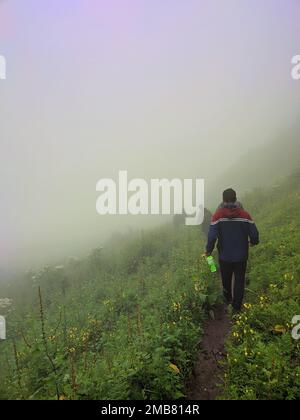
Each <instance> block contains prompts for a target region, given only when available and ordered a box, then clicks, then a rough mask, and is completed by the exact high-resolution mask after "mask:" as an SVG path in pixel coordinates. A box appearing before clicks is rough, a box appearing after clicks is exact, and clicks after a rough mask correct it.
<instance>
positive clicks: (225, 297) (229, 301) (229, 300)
mask: <svg viewBox="0 0 300 420" xmlns="http://www.w3.org/2000/svg"><path fill="white" fill-rule="evenodd" d="M223 300H224V303H225V305H231V304H232V297H231V296H229V295H228V293H227V292H226V291H225V290H224V292H223Z"/></svg>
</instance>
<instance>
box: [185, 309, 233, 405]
mask: <svg viewBox="0 0 300 420" xmlns="http://www.w3.org/2000/svg"><path fill="white" fill-rule="evenodd" d="M214 314H215V318H214V319H211V320H208V321H206V323H205V324H204V335H203V338H202V340H201V344H200V353H199V356H198V359H197V361H196V363H195V366H194V369H193V373H192V377H191V379H190V381H189V383H188V387H187V400H202V401H203V400H215V399H216V397H217V396H218V394H219V387H218V385H219V383H220V377H221V376H222V368H221V367H220V365H219V362H220V361H221V360H222V359H224V358H225V357H226V353H225V340H226V337H227V335H228V334H229V332H230V329H231V321H230V318H229V316H228V314H227V312H226V307H225V306H219V307H218V308H216V309H215V311H214Z"/></svg>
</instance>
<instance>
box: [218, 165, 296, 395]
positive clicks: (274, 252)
mask: <svg viewBox="0 0 300 420" xmlns="http://www.w3.org/2000/svg"><path fill="white" fill-rule="evenodd" d="M244 202H245V204H246V205H247V208H248V209H249V210H250V211H251V212H252V213H253V214H254V215H255V219H256V220H257V223H258V227H259V229H260V232H261V244H260V246H258V247H257V248H255V249H253V251H252V252H251V254H252V256H251V260H250V268H249V274H248V276H249V280H250V284H249V286H248V293H247V302H246V303H245V307H244V313H243V314H241V316H239V317H238V318H237V319H236V322H235V325H234V328H233V330H232V336H231V338H230V339H229V340H228V345H227V350H228V359H227V362H226V369H227V373H226V377H225V381H224V389H223V398H224V399H235V400H236V399H238V400H240V399H250V400H253V399H259V400H264V399H268V400H270V399H272V400H276V399H280V400H290V399H300V340H296V339H294V338H293V337H292V330H293V328H294V327H295V326H296V325H294V324H293V323H292V320H293V318H294V317H295V316H296V315H300V255H299V249H300V212H299V209H300V172H298V173H296V174H295V175H294V176H291V177H289V178H288V179H287V180H285V182H284V183H283V184H282V185H280V186H278V187H275V188H273V189H269V190H257V191H256V193H252V194H249V195H248V196H246V197H245V200H244ZM298 323H299V322H298Z"/></svg>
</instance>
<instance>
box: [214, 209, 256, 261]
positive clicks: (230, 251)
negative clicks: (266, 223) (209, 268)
mask: <svg viewBox="0 0 300 420" xmlns="http://www.w3.org/2000/svg"><path fill="white" fill-rule="evenodd" d="M249 240H250V243H251V244H252V245H257V244H258V243H259V232H258V230H257V228H256V225H255V223H254V222H253V220H252V218H251V216H250V214H249V213H247V212H246V211H245V210H244V209H243V208H242V206H241V204H240V203H234V204H233V203H226V204H222V205H221V206H220V207H219V208H218V210H217V211H216V213H215V214H214V215H213V217H212V220H211V225H210V229H209V233H208V241H207V246H206V251H207V252H208V253H211V252H212V251H213V250H214V247H215V244H216V242H217V241H218V245H217V248H218V251H219V257H220V260H222V261H228V262H240V261H246V260H247V259H248V254H249Z"/></svg>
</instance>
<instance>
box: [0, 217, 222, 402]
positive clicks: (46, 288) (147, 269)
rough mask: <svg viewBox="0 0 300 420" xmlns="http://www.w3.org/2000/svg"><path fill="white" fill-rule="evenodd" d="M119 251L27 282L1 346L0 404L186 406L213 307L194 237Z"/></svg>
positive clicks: (129, 241) (184, 232)
mask: <svg viewBox="0 0 300 420" xmlns="http://www.w3.org/2000/svg"><path fill="white" fill-rule="evenodd" d="M118 242H120V244H119V245H116V244H115V243H114V244H112V245H111V246H110V245H108V246H107V249H104V250H95V251H94V252H93V253H92V254H91V255H90V257H89V258H87V259H85V260H82V261H73V262H69V263H68V264H67V265H66V266H65V267H63V268H61V267H60V268H57V269H55V268H51V267H47V268H45V269H44V270H42V271H41V272H40V273H35V274H34V275H33V273H30V275H28V278H27V281H26V288H27V294H26V300H25V301H26V302H27V303H24V299H25V298H24V295H23V297H20V298H18V299H17V301H18V304H17V307H16V309H15V311H14V312H13V313H11V314H10V315H9V316H8V336H9V337H10V338H9V339H8V340H7V342H5V343H1V349H0V374H1V378H3V379H2V381H1V385H0V395H1V397H2V398H11V399H14V398H22V399H29V398H32V399H55V398H66V399H164V398H165V399H167V398H168V399H177V398H182V397H183V396H184V384H185V380H186V378H187V376H188V375H189V373H190V370H191V366H192V363H193V361H194V358H195V354H196V345H197V343H198V342H199V338H200V336H201V325H202V321H203V319H204V317H205V314H206V310H207V309H209V308H210V307H211V306H212V305H213V304H214V303H215V301H216V299H217V293H215V289H216V283H217V282H216V281H212V280H213V279H214V277H212V276H211V275H210V273H209V272H208V268H207V266H206V263H205V261H203V259H202V258H201V251H202V249H203V246H204V244H203V242H201V235H200V229H199V228H187V227H185V226H180V227H177V228H174V227H173V226H172V225H170V226H166V227H163V228H160V229H157V230H155V231H153V232H147V233H141V234H140V235H137V236H136V237H133V238H129V237H125V238H122V237H120V238H119V241H118ZM32 277H33V278H32ZM38 286H40V287H41V299H40V298H39V294H38Z"/></svg>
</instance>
